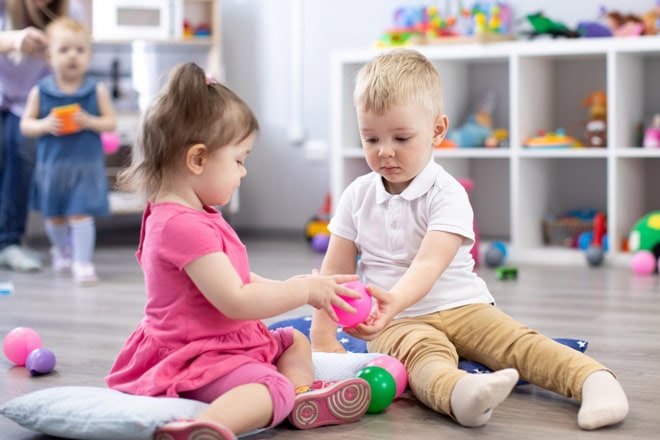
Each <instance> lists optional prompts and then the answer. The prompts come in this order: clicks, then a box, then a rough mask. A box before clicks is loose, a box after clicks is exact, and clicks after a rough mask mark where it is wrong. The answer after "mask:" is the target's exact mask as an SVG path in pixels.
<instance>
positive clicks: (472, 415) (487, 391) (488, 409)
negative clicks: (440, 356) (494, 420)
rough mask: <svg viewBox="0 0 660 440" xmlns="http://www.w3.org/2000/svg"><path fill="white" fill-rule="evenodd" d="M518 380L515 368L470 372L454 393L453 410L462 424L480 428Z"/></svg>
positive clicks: (457, 385) (452, 393) (452, 396)
mask: <svg viewBox="0 0 660 440" xmlns="http://www.w3.org/2000/svg"><path fill="white" fill-rule="evenodd" d="M516 383H518V371H516V370H515V369H513V368H507V369H504V370H499V371H496V372H494V373H488V374H467V375H465V376H463V377H462V378H460V379H459V380H458V382H456V386H454V390H453V391H452V392H451V401H450V402H451V411H452V413H453V414H454V417H455V418H456V420H457V421H458V423H460V424H461V425H463V426H468V427H477V426H482V425H485V424H486V423H488V421H489V420H490V416H491V415H492V414H493V409H494V408H495V407H496V406H497V405H499V404H500V403H502V402H504V399H506V398H507V397H508V396H509V394H510V393H511V390H512V389H513V387H514V386H515V385H516Z"/></svg>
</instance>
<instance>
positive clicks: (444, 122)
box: [433, 115, 449, 146]
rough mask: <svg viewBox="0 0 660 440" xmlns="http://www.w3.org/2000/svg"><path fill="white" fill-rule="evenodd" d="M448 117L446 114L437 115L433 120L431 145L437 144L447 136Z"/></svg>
mask: <svg viewBox="0 0 660 440" xmlns="http://www.w3.org/2000/svg"><path fill="white" fill-rule="evenodd" d="M448 127H449V118H448V117H447V115H438V116H436V117H435V119H434V120H433V145H434V146H435V145H438V144H439V143H440V142H442V140H443V139H444V138H445V136H447V129H448Z"/></svg>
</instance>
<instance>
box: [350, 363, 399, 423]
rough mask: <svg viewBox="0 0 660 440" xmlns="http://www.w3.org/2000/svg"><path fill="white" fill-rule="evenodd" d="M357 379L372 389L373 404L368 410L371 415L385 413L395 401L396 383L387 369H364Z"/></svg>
mask: <svg viewBox="0 0 660 440" xmlns="http://www.w3.org/2000/svg"><path fill="white" fill-rule="evenodd" d="M356 377H360V378H362V379H364V380H366V381H367V383H369V387H370V388H371V402H370V403H369V408H368V409H367V412H368V413H369V414H377V413H380V412H383V411H384V410H385V409H386V408H387V407H388V406H390V404H391V403H392V401H394V396H396V382H395V381H394V377H392V375H391V374H390V373H389V372H388V371H387V370H386V369H384V368H382V367H376V366H369V367H364V368H362V369H361V370H360V371H358V372H357V374H356Z"/></svg>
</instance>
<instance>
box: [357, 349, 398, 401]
mask: <svg viewBox="0 0 660 440" xmlns="http://www.w3.org/2000/svg"><path fill="white" fill-rule="evenodd" d="M366 366H367V367H381V368H384V369H385V370H387V372H388V373H390V374H391V375H392V377H393V378H394V382H395V383H396V393H395V394H394V398H395V399H396V398H397V397H399V396H400V395H401V394H402V393H403V392H404V391H405V390H406V387H407V386H408V372H407V371H406V367H405V366H404V365H403V364H402V363H401V361H400V360H398V359H397V358H395V357H394V356H378V357H377V358H375V359H373V360H371V361H369V362H368V363H367V365H366Z"/></svg>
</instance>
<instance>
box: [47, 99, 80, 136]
mask: <svg viewBox="0 0 660 440" xmlns="http://www.w3.org/2000/svg"><path fill="white" fill-rule="evenodd" d="M79 111H80V105H79V104H69V105H62V106H60V107H54V108H53V109H52V110H51V113H52V114H53V115H55V117H57V118H59V119H60V121H62V129H61V130H60V134H71V133H76V132H77V131H80V125H78V123H77V122H76V120H75V118H74V116H75V115H76V114H77V113H78V112H79Z"/></svg>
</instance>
